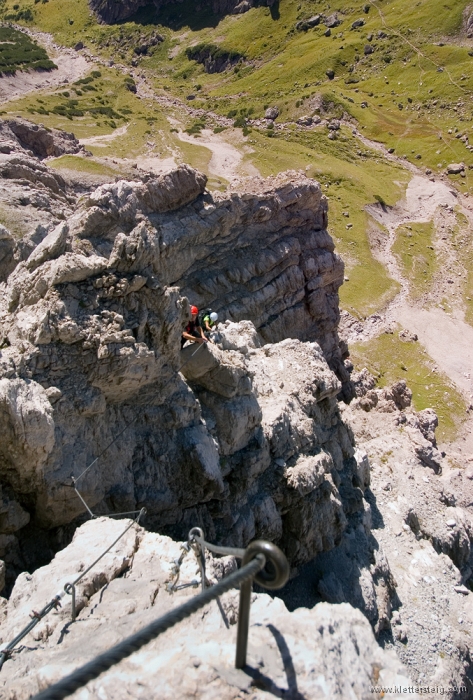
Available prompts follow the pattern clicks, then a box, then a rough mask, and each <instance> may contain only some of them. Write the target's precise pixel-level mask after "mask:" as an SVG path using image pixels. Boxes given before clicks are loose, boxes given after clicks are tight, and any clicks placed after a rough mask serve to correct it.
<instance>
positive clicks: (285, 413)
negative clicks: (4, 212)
mask: <svg viewBox="0 0 473 700" xmlns="http://www.w3.org/2000/svg"><path fill="white" fill-rule="evenodd" d="M4 157H5V158H8V159H9V160H8V161H7V162H6V163H7V164H6V166H5V169H4V171H3V173H4V175H3V180H2V183H3V185H4V187H5V188H7V187H15V188H18V189H21V188H25V189H26V188H28V189H29V191H30V192H31V191H33V192H35V193H36V191H38V190H39V189H41V187H40V185H38V184H36V185H35V186H34V187H33V183H32V180H29V181H26V178H21V177H19V176H18V173H17V172H16V171H14V172H13V171H12V170H11V168H12V167H13V165H12V159H15V158H21V159H24V158H26V159H27V162H26V161H24V160H22V164H23V165H22V167H23V170H22V171H21V172H22V173H23V172H27V171H26V169H27V168H28V169H29V170H28V172H35V173H42V176H43V180H44V183H46V184H45V185H44V188H48V189H47V190H46V191H47V192H54V189H57V191H58V193H62V194H61V196H62V197H64V201H65V203H66V204H67V206H65V207H64V208H63V210H62V217H61V218H62V220H59V221H58V220H57V218H56V217H54V212H48V213H47V215H48V217H49V220H47V219H46V220H45V225H44V226H43V228H42V236H38V235H37V229H36V230H35V231H33V235H29V236H28V235H27V236H26V237H25V238H24V239H22V240H19V241H16V239H15V237H14V236H13V235H11V234H10V233H9V232H8V230H7V229H4V230H3V239H2V240H3V241H5V242H6V243H5V249H6V253H5V255H4V262H3V268H2V269H3V278H4V279H5V282H4V283H3V287H2V301H1V311H0V329H1V339H2V350H1V357H0V367H1V379H0V403H1V406H2V411H1V418H0V421H1V427H2V430H3V434H4V436H5V439H4V440H3V442H2V446H1V448H0V455H1V462H0V465H1V466H0V470H1V476H2V481H3V483H4V486H5V488H4V505H3V506H2V508H3V511H4V512H5V513H9V515H6V516H5V517H4V518H3V519H2V521H1V522H4V523H7V524H6V525H4V526H3V538H4V539H3V540H2V542H3V544H2V548H1V551H2V554H3V556H4V558H5V559H6V561H7V562H10V563H11V564H12V563H13V564H14V562H15V557H17V555H18V547H17V545H18V536H19V537H20V539H21V537H22V534H21V533H22V531H23V528H24V527H25V523H27V521H28V520H29V519H30V518H33V521H32V522H34V524H35V526H36V527H40V528H46V529H48V528H55V527H58V526H64V525H67V524H68V523H70V522H72V521H73V520H74V519H75V518H77V517H79V516H81V514H83V513H84V506H83V504H82V502H81V501H80V499H79V498H78V496H77V494H76V493H75V491H74V490H73V488H72V487H71V483H72V482H71V477H72V476H74V477H76V478H77V477H79V476H80V475H81V474H82V472H83V471H84V470H85V469H86V467H87V466H88V465H89V464H90V463H91V462H92V461H93V460H94V459H95V458H96V457H97V456H98V455H101V456H100V457H99V460H98V462H97V463H96V464H95V465H94V467H93V468H92V469H90V470H89V471H88V472H87V474H86V475H84V476H83V477H82V479H81V480H80V482H79V484H78V487H79V489H80V492H81V494H82V496H83V497H84V498H85V500H86V502H87V504H88V506H89V507H90V508H92V509H93V510H94V511H95V512H99V513H109V512H117V511H124V510H132V509H134V508H136V507H141V505H146V507H147V508H148V511H149V514H150V521H149V522H150V524H151V525H152V526H153V527H159V528H168V529H169V531H171V532H175V533H177V534H182V533H183V532H184V531H185V530H186V529H188V528H189V527H190V526H192V525H195V524H202V525H203V526H204V527H205V529H206V531H207V532H208V533H209V535H210V536H212V537H213V538H222V537H223V536H225V537H227V538H229V541H230V542H231V543H233V544H243V543H246V542H248V541H249V540H250V539H252V538H253V537H254V536H258V535H264V536H267V537H270V538H271V539H275V540H277V541H279V542H284V543H285V545H286V546H287V548H288V552H289V556H290V558H291V561H292V563H293V564H297V563H299V562H303V561H306V560H307V559H308V558H311V557H312V556H314V554H315V553H317V552H318V551H322V550H325V549H330V548H331V547H333V546H334V545H335V544H336V543H337V542H338V541H339V540H340V537H341V535H342V532H343V530H344V528H345V525H346V514H345V510H346V508H345V506H344V504H343V499H344V498H346V499H350V493H351V492H352V490H353V489H355V491H356V493H359V494H360V498H358V497H357V498H355V501H356V503H357V506H356V507H354V508H353V507H352V508H351V511H352V512H358V511H360V510H361V511H362V510H363V505H362V498H361V493H362V489H363V488H365V486H366V478H365V477H362V476H360V475H359V472H360V466H359V464H358V462H357V460H356V459H355V457H354V449H353V438H352V436H351V434H350V432H349V431H348V430H347V429H346V427H345V426H344V424H343V422H342V421H341V420H340V417H339V409H338V403H337V398H336V397H337V395H338V394H339V392H340V390H341V383H340V381H339V379H338V378H337V377H336V375H335V374H334V373H333V371H332V370H331V369H330V368H329V366H328V365H327V360H329V362H330V364H331V366H332V367H333V368H335V369H337V370H338V374H339V376H340V377H341V378H342V379H347V377H348V373H347V371H346V370H345V368H344V366H343V362H342V359H341V351H340V348H339V343H338V337H337V321H338V297H337V289H338V286H339V285H340V283H341V281H342V276H343V265H342V263H341V261H340V259H339V258H338V256H337V255H336V254H335V253H334V252H333V243H332V241H331V239H330V237H329V236H328V234H327V231H326V229H325V226H326V218H327V214H326V212H327V204H326V201H325V198H324V197H323V196H322V194H321V192H320V187H319V185H318V184H317V183H316V182H314V181H312V180H309V179H307V178H305V177H304V176H301V175H300V174H297V173H288V174H286V175H283V176H279V177H278V178H274V179H272V180H268V181H264V180H253V181H251V182H250V183H249V188H250V191H251V194H248V193H247V192H245V186H244V185H243V184H242V185H241V187H240V188H238V187H236V188H235V189H234V191H232V192H230V193H229V194H225V195H222V194H210V193H208V192H207V191H206V190H205V184H206V179H205V177H204V176H203V175H201V174H199V173H197V172H195V171H193V170H192V169H190V168H188V167H185V166H183V167H181V168H179V169H178V170H176V171H174V172H172V173H170V174H168V175H166V176H161V177H157V178H154V177H146V178H145V179H144V180H143V181H135V182H127V181H121V182H117V183H114V184H109V185H104V186H101V187H99V188H98V189H97V190H95V191H94V192H92V193H91V194H90V196H88V197H86V198H85V200H84V201H83V202H82V203H81V204H80V205H79V206H77V205H76V204H75V199H74V196H73V194H72V193H71V192H70V191H69V190H68V189H67V187H66V185H65V184H64V183H62V182H61V181H60V180H58V179H57V176H55V175H54V174H53V173H52V172H51V171H50V170H49V169H48V168H47V166H45V165H43V164H41V163H39V161H38V160H37V159H35V158H34V157H33V156H32V155H28V156H23V155H21V156H18V155H16V154H12V153H10V154H8V155H6V156H4ZM15 167H16V166H15ZM41 168H42V170H41ZM40 182H41V181H40ZM30 183H31V186H30ZM187 298H188V299H190V300H191V301H192V303H197V304H199V305H201V306H203V305H211V306H212V307H213V308H214V309H215V310H217V311H218V312H219V314H220V318H222V319H228V324H227V325H226V326H225V327H224V326H222V328H221V331H222V332H221V342H222V346H223V347H224V348H225V349H224V350H222V349H220V348H218V347H216V346H212V347H211V348H209V349H207V348H205V349H202V350H201V351H200V353H199V354H198V355H196V357H195V358H190V357H189V355H190V353H189V351H187V350H184V352H182V353H180V350H179V348H180V337H181V331H182V328H183V326H184V325H185V323H186V319H187V318H188V316H187V313H188V302H187ZM240 319H246V322H245V323H243V325H242V326H241V325H238V323H237V324H236V325H235V323H236V322H239V321H240ZM309 339H312V342H309ZM268 341H270V343H271V344H268ZM315 341H317V342H315ZM265 343H266V345H265ZM192 352H193V351H192ZM183 363H185V366H184V367H182V371H183V372H184V374H185V377H186V378H184V377H183V376H182V374H180V373H179V369H180V368H181V366H182V365H183ZM115 438H116V440H115ZM112 441H113V444H112V445H111V446H110V447H107V446H108V445H109V444H110V443H111V442H112ZM102 453H103V454H102ZM353 483H355V486H353ZM340 489H343V493H344V494H345V495H344V496H343V497H342V496H341V491H340ZM16 561H17V563H18V560H16ZM24 565H25V562H23V566H24ZM13 569H14V566H13ZM12 571H13V570H12Z"/></svg>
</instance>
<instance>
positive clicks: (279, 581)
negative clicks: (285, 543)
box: [241, 540, 289, 590]
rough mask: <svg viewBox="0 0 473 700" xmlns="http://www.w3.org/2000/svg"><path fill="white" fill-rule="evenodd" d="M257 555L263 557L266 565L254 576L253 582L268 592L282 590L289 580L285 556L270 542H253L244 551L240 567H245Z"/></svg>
mask: <svg viewBox="0 0 473 700" xmlns="http://www.w3.org/2000/svg"><path fill="white" fill-rule="evenodd" d="M258 554H263V555H264V557H265V559H266V565H265V567H264V569H263V570H262V571H260V572H259V573H258V574H256V576H255V579H254V580H255V582H256V583H257V584H259V585H260V586H262V587H263V588H268V589H269V590H275V589H276V588H282V587H283V586H284V585H285V584H286V583H287V580H288V578H289V564H288V562H287V559H286V555H285V554H284V553H283V552H282V551H281V550H280V549H279V547H277V546H276V545H275V544H273V543H272V542H266V540H254V542H250V544H249V545H248V547H247V548H246V549H245V554H244V555H243V559H242V562H241V565H242V566H245V564H248V562H250V561H251V560H252V559H255V557H256V556H257V555H258Z"/></svg>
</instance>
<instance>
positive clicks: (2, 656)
mask: <svg viewBox="0 0 473 700" xmlns="http://www.w3.org/2000/svg"><path fill="white" fill-rule="evenodd" d="M135 512H136V511H135ZM145 513H146V508H142V509H141V510H140V511H139V513H138V516H137V517H136V518H135V519H134V520H133V521H132V522H131V523H130V524H129V525H128V527H127V528H126V529H125V530H124V531H123V532H122V533H121V535H119V536H118V537H117V539H116V540H114V541H113V542H112V544H111V545H110V546H109V547H107V549H106V550H105V551H104V552H102V554H101V555H100V556H99V557H97V559H96V560H95V561H94V562H93V564H91V565H90V566H88V567H87V569H85V571H82V572H81V573H80V574H79V576H78V577H77V578H76V579H75V580H74V581H73V582H72V583H66V585H65V586H64V590H63V591H60V592H59V593H57V594H56V595H55V596H54V598H53V599H52V600H51V601H50V602H49V603H47V604H46V605H45V606H44V608H43V609H42V610H40V612H35V611H33V613H32V615H31V617H32V620H31V622H29V623H28V624H27V625H26V627H24V628H23V629H22V631H21V632H19V634H17V636H16V637H15V639H12V641H11V642H10V643H9V644H7V646H6V647H5V648H4V649H2V650H1V651H0V671H1V670H2V666H3V664H4V663H5V661H6V660H7V659H8V658H9V657H10V656H11V653H12V651H13V649H14V648H15V647H16V645H17V644H18V642H21V640H22V639H24V637H26V636H27V635H28V634H29V633H30V632H31V630H32V629H33V628H34V627H36V625H37V624H38V622H39V621H40V620H42V619H43V617H45V616H46V615H47V614H48V613H50V612H51V610H53V609H55V610H57V608H58V607H61V603H60V601H61V599H62V598H63V597H64V595H65V594H66V593H67V594H68V595H71V593H72V589H73V588H74V586H75V585H76V584H77V583H79V581H80V580H81V579H82V578H83V577H84V576H85V575H86V574H87V573H88V572H89V571H90V570H91V569H92V568H93V567H94V566H95V565H96V564H97V563H98V562H99V561H100V560H101V559H102V558H103V557H104V556H105V555H106V554H108V552H109V551H110V550H111V549H112V547H113V546H114V545H116V543H117V542H118V541H119V540H121V538H122V537H123V536H124V535H125V534H126V533H127V532H128V530H129V529H130V528H131V527H133V525H135V523H139V521H140V518H141V516H142V515H144V514H145ZM73 607H74V598H73ZM74 614H75V612H74Z"/></svg>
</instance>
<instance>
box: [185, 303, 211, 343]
mask: <svg viewBox="0 0 473 700" xmlns="http://www.w3.org/2000/svg"><path fill="white" fill-rule="evenodd" d="M191 316H192V318H191V320H190V321H189V323H188V324H187V326H186V327H185V329H184V331H183V333H182V338H181V349H182V348H183V347H184V344H185V343H186V341H187V340H188V341H189V342H191V343H208V340H207V338H206V337H205V335H204V331H203V329H202V326H201V325H200V323H199V320H198V317H199V309H198V308H197V306H191Z"/></svg>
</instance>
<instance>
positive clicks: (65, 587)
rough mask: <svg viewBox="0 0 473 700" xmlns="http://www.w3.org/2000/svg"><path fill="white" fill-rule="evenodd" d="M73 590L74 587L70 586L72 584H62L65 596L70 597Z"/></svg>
mask: <svg viewBox="0 0 473 700" xmlns="http://www.w3.org/2000/svg"><path fill="white" fill-rule="evenodd" d="M73 588H74V586H73V585H72V583H65V584H64V590H65V591H66V593H67V595H72V589H73Z"/></svg>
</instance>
